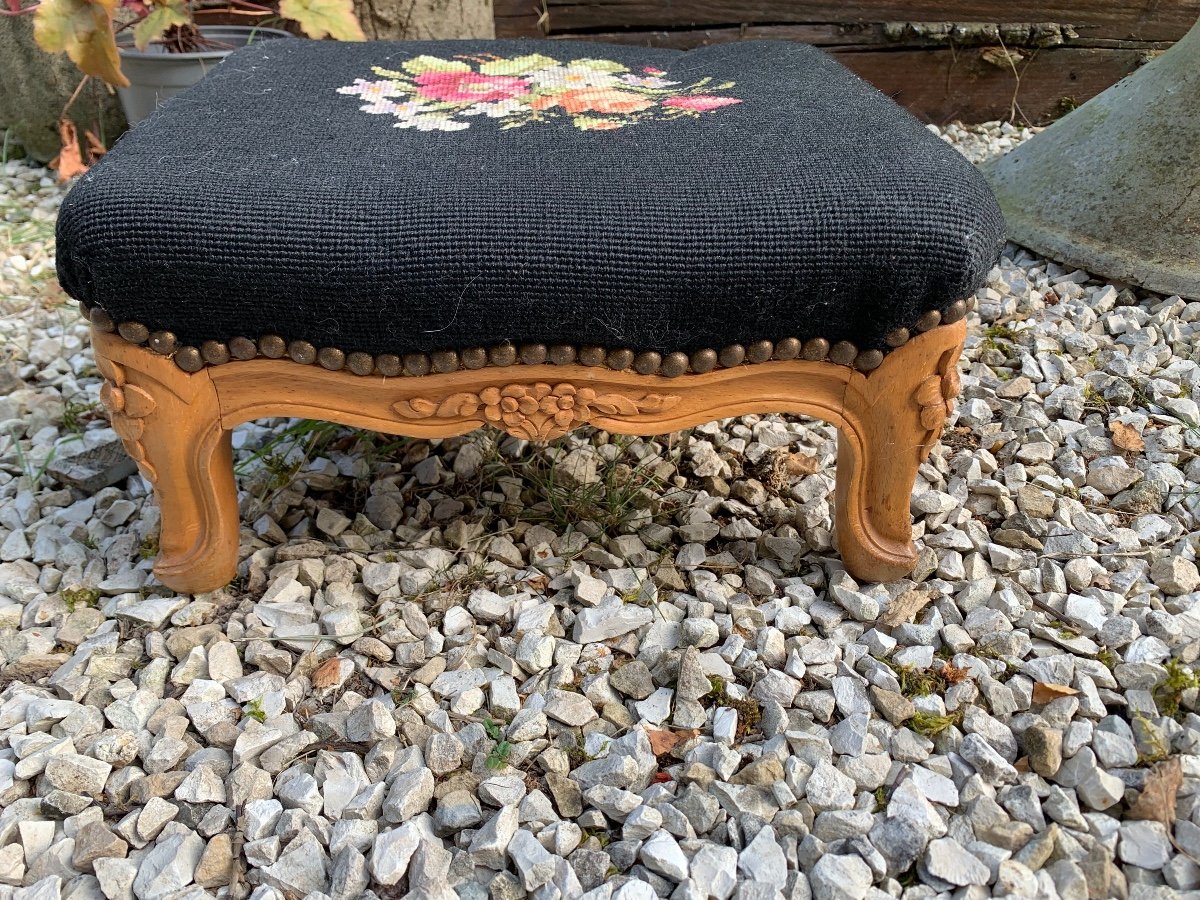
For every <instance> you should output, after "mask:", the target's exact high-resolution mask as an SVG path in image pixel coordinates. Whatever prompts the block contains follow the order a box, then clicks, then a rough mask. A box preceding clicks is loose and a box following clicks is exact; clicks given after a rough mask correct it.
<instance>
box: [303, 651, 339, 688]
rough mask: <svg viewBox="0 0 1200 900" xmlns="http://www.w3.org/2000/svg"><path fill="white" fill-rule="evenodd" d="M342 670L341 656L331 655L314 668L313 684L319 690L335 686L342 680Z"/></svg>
mask: <svg viewBox="0 0 1200 900" xmlns="http://www.w3.org/2000/svg"><path fill="white" fill-rule="evenodd" d="M341 671H342V660H341V657H338V656H331V657H330V658H329V659H327V660H325V662H323V663H321V664H320V665H319V666H317V667H316V668H315V669H314V670H313V673H312V679H311V680H312V686H313V687H314V688H315V689H316V690H318V691H323V690H325V689H326V688H331V687H333V686H334V685H335V684H337V683H338V681H339V680H340V676H341Z"/></svg>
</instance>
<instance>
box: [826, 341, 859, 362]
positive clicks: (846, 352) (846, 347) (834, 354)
mask: <svg viewBox="0 0 1200 900" xmlns="http://www.w3.org/2000/svg"><path fill="white" fill-rule="evenodd" d="M856 356H858V348H857V347H855V346H854V345H853V344H852V343H850V342H849V341H838V342H837V343H836V344H834V345H833V346H832V347H830V348H829V359H830V361H831V362H835V363H837V364H838V365H839V366H849V365H853V363H854V358H855V357H856Z"/></svg>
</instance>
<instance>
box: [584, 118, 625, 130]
mask: <svg viewBox="0 0 1200 900" xmlns="http://www.w3.org/2000/svg"><path fill="white" fill-rule="evenodd" d="M627 121H632V120H631V119H605V118H603V117H602V116H576V117H575V118H573V119H572V120H571V124H572V125H574V126H575V127H576V128H578V129H580V130H581V131H612V129H614V128H620V127H621V126H622V125H623V124H625V122H627Z"/></svg>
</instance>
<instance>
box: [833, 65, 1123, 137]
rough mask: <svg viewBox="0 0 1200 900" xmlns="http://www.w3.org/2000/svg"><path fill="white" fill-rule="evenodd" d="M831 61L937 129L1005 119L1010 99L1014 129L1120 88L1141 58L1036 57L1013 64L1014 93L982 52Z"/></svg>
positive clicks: (1009, 76) (1007, 76)
mask: <svg viewBox="0 0 1200 900" xmlns="http://www.w3.org/2000/svg"><path fill="white" fill-rule="evenodd" d="M836 55H837V58H838V60H839V61H840V62H842V63H845V65H847V66H848V67H849V68H850V69H852V70H854V71H855V72H857V73H858V74H859V75H860V76H862V77H863V78H865V79H866V80H867V81H869V82H871V83H872V84H874V85H875V86H876V87H878V88H879V89H880V90H882V91H883V92H884V93H886V94H888V95H890V96H891V97H893V98H894V99H895V100H896V102H897V103H900V104H901V105H902V106H906V107H907V108H908V109H909V110H910V111H912V112H913V113H914V114H915V115H917V116H919V117H920V118H922V119H924V120H926V121H929V122H936V123H938V124H945V123H947V122H952V121H954V120H956V119H957V120H960V121H963V122H986V121H991V120H993V119H1008V118H1009V117H1010V114H1011V113H1012V111H1013V109H1014V107H1013V102H1014V98H1015V102H1016V112H1017V114H1016V116H1015V117H1014V121H1017V122H1021V121H1029V122H1031V123H1036V124H1043V123H1046V122H1049V121H1051V120H1053V119H1055V118H1057V117H1058V116H1060V115H1062V114H1063V112H1065V111H1066V109H1069V108H1070V105H1071V104H1074V105H1078V104H1080V103H1083V102H1084V101H1085V100H1088V99H1090V98H1092V97H1094V96H1095V95H1096V94H1099V93H1100V92H1101V91H1103V90H1104V89H1106V88H1108V87H1109V86H1111V85H1113V84H1115V83H1116V82H1118V81H1120V80H1121V79H1122V78H1124V77H1125V76H1126V75H1129V74H1130V73H1131V72H1133V71H1134V70H1135V69H1137V67H1138V66H1139V65H1141V64H1142V63H1143V62H1144V61H1145V57H1146V55H1145V53H1144V52H1143V51H1141V50H1097V49H1080V48H1076V47H1056V48H1053V49H1049V50H1038V51H1035V52H1034V54H1033V56H1032V57H1031V58H1030V59H1028V60H1026V61H1024V62H1022V63H1019V64H1018V66H1017V69H1018V72H1019V73H1020V76H1021V77H1020V85H1019V86H1018V84H1017V80H1016V77H1015V75H1014V73H1013V72H1012V70H1011V69H1009V70H1005V69H1003V68H1000V67H997V66H995V65H993V64H992V63H989V62H986V61H985V60H984V59H983V58H982V56H981V54H980V52H979V51H969V52H963V51H958V52H955V51H953V50H950V49H940V50H902V51H895V52H890V51H880V50H867V51H847V52H839V53H837V54H836Z"/></svg>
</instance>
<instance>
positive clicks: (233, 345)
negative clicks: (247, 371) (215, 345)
mask: <svg viewBox="0 0 1200 900" xmlns="http://www.w3.org/2000/svg"><path fill="white" fill-rule="evenodd" d="M229 355H230V356H232V357H233V358H234V359H241V360H246V359H254V357H256V356H258V346H257V345H256V344H255V343H254V341H252V340H250V338H247V337H235V338H230V339H229Z"/></svg>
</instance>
